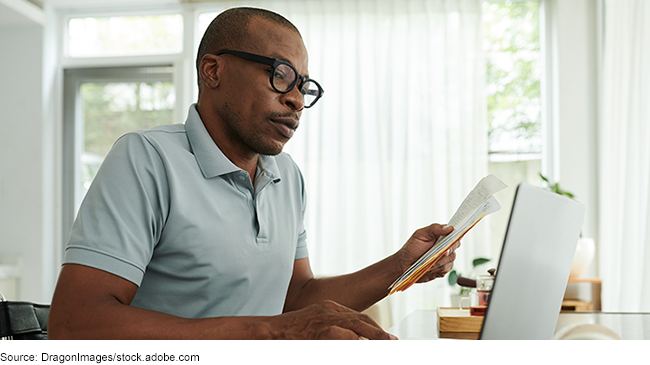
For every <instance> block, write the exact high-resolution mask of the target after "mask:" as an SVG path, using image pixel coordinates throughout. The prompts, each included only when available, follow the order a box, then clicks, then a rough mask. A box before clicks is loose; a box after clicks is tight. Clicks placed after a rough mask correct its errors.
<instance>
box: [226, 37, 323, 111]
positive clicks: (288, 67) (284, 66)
mask: <svg viewBox="0 0 650 365" xmlns="http://www.w3.org/2000/svg"><path fill="white" fill-rule="evenodd" d="M224 53H228V54H231V55H234V56H237V57H239V58H243V59H245V60H249V61H253V62H257V63H262V64H265V65H268V66H271V67H273V68H272V69H271V76H270V77H269V79H270V81H271V86H273V89H274V90H275V91H277V92H279V93H281V94H286V93H288V92H289V91H291V90H293V88H294V87H296V85H298V90H300V93H301V94H302V95H303V98H304V105H305V108H311V107H312V106H314V104H316V102H317V101H318V99H320V98H321V97H322V96H323V94H324V93H325V90H323V88H322V87H321V86H320V85H319V84H318V82H316V81H314V80H312V79H308V78H306V77H304V76H302V75H300V74H299V73H298V71H297V70H296V68H295V67H293V65H292V64H290V63H289V62H285V61H281V60H278V59H276V58H270V57H265V56H260V55H256V54H253V53H248V52H240V51H232V50H229V49H223V50H221V51H219V52H217V53H215V55H217V56H218V55H221V54H224Z"/></svg>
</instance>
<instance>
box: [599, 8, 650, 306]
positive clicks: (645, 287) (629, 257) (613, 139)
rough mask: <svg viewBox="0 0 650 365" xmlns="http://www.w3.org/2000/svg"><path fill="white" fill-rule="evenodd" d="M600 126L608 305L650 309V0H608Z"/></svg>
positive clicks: (601, 261)
mask: <svg viewBox="0 0 650 365" xmlns="http://www.w3.org/2000/svg"><path fill="white" fill-rule="evenodd" d="M604 10H605V12H604V14H605V28H604V30H605V31H604V53H603V79H602V81H603V83H602V90H603V91H602V93H601V96H602V100H601V108H602V110H601V112H602V118H601V122H600V126H599V136H600V137H599V153H600V155H599V160H600V168H599V175H600V188H599V190H600V196H599V197H600V209H599V210H600V217H599V220H600V228H599V241H600V243H599V247H600V252H599V264H600V275H601V277H602V279H603V309H604V310H606V311H633V312H638V311H645V312H648V311H650V214H649V213H650V194H649V193H650V68H649V67H650V2H648V1H647V0H607V1H605V7H604Z"/></svg>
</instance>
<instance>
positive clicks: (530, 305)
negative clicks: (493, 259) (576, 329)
mask: <svg viewBox="0 0 650 365" xmlns="http://www.w3.org/2000/svg"><path fill="white" fill-rule="evenodd" d="M584 215H585V207H584V206H583V205H582V204H580V203H578V202H576V201H574V200H571V199H569V198H567V197H564V196H561V195H558V194H555V193H551V192H548V191H546V190H543V189H541V188H539V187H535V186H533V185H530V184H527V183H522V184H520V185H519V186H518V187H517V191H516V193H515V199H514V203H513V206H512V211H511V213H510V220H509V222H508V228H507V231H506V236H505V238H504V242H503V248H502V250H501V256H500V258H499V264H498V266H497V272H496V277H495V279H494V285H493V287H492V291H491V294H490V298H489V302H488V307H487V311H486V313H485V318H484V320H483V326H482V328H481V333H480V336H479V339H481V340H550V339H551V338H553V333H554V331H555V326H556V324H557V319H558V316H559V314H560V308H561V306H562V298H563V297H564V292H565V290H566V285H567V282H568V279H569V272H570V270H571V263H572V261H573V256H574V253H575V249H576V245H577V242H578V238H579V237H580V228H581V226H582V221H583V219H584Z"/></svg>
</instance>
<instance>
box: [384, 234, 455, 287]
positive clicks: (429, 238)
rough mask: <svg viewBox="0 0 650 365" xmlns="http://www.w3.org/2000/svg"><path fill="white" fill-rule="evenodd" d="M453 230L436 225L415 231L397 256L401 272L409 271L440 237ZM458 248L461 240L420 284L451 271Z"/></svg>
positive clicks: (423, 277)
mask: <svg viewBox="0 0 650 365" xmlns="http://www.w3.org/2000/svg"><path fill="white" fill-rule="evenodd" d="M453 230H454V228H453V227H451V226H446V225H445V226H442V225H440V224H437V223H436V224H432V225H430V226H428V227H424V228H420V229H418V230H417V231H415V233H413V235H412V236H411V238H409V240H408V241H407V242H406V244H404V246H403V247H402V248H401V249H400V250H399V251H398V252H397V254H396V255H397V258H398V262H399V265H400V268H401V272H402V273H403V272H405V271H406V270H408V268H409V267H411V265H413V263H414V262H415V261H417V260H418V259H419V258H420V256H422V255H423V254H424V253H425V252H427V251H428V250H429V249H430V248H431V246H433V244H434V243H435V242H436V240H437V239H438V237H440V236H444V235H447V234H449V233H451V232H453ZM458 247H460V239H459V240H458V241H457V242H456V243H454V244H453V245H452V246H451V247H450V248H449V250H448V251H447V253H445V254H443V256H442V257H441V258H440V259H439V260H438V261H437V262H436V263H435V264H434V265H433V266H432V267H431V268H430V269H429V271H427V272H426V273H425V274H424V275H423V276H422V277H421V278H420V279H419V280H418V283H425V282H427V281H431V280H433V279H435V278H441V277H443V276H445V275H446V274H447V273H448V272H449V271H451V269H452V267H453V266H454V260H455V259H456V253H455V252H454V251H456V249H458Z"/></svg>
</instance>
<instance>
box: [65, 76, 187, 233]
mask: <svg viewBox="0 0 650 365" xmlns="http://www.w3.org/2000/svg"><path fill="white" fill-rule="evenodd" d="M172 74H173V68H172V67H171V66H161V67H116V68H89V69H72V70H66V72H65V96H64V98H65V103H66V105H65V110H64V113H65V121H64V144H63V146H64V160H65V163H64V189H65V194H64V196H65V199H64V205H65V206H64V231H65V232H64V234H65V235H66V236H64V237H67V232H69V229H70V227H71V225H72V221H73V219H74V216H75V215H76V212H77V209H78V207H79V204H81V200H82V199H83V197H84V195H85V194H86V192H87V191H88V188H89V187H90V184H91V183H92V180H93V179H94V177H95V174H96V173H97V170H98V169H99V166H100V165H101V163H102V161H103V160H104V158H105V157H106V155H107V154H108V152H109V150H110V149H111V146H112V145H113V143H114V142H115V140H117V139H118V138H119V137H120V136H122V135H123V134H125V133H128V132H130V131H134V130H140V129H147V128H151V127H155V126H157V125H162V124H171V123H173V115H174V106H175V103H176V92H175V88H174V83H173V81H172Z"/></svg>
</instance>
